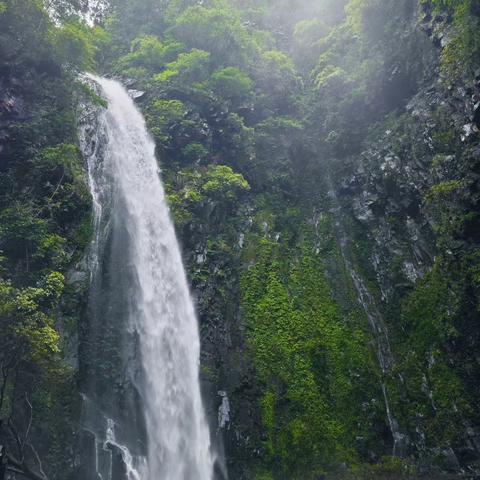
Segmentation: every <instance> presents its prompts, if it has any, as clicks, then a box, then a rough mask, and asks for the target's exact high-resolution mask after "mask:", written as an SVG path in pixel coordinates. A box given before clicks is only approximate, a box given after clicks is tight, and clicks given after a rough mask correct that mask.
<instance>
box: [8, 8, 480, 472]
mask: <svg viewBox="0 0 480 480" xmlns="http://www.w3.org/2000/svg"><path fill="white" fill-rule="evenodd" d="M50 3H52V2H50ZM53 3H54V4H53ZM53 3H52V5H50V6H49V12H47V9H46V8H45V6H44V5H43V4H42V2H40V1H37V0H2V1H0V45H1V48H0V76H1V78H0V93H1V94H2V96H0V99H2V100H1V102H3V103H0V109H1V116H0V250H1V252H0V253H1V255H0V274H1V280H0V356H1V357H0V362H1V363H0V366H1V368H0V370H1V374H0V385H3V386H1V390H0V444H1V445H3V444H4V443H5V445H6V446H7V449H8V452H9V455H11V456H12V457H15V458H16V459H17V460H21V459H22V458H23V456H24V454H25V455H28V456H31V455H34V454H33V453H32V452H28V453H27V452H26V450H25V449H28V448H30V447H26V445H27V443H28V442H27V434H28V435H30V437H31V438H34V439H35V442H36V444H37V443H38V444H42V445H44V447H42V449H41V450H40V451H39V452H37V453H39V456H40V457H41V458H42V460H44V467H43V468H44V471H45V473H46V474H48V476H49V478H52V479H60V478H69V476H70V474H71V469H72V467H71V466H72V464H73V463H74V459H73V458H72V453H71V452H74V451H76V450H75V448H77V447H78V446H75V445H73V443H72V442H75V441H76V439H75V438H76V437H75V436H74V435H73V432H74V431H75V428H76V427H77V425H78V416H79V412H78V400H76V394H77V393H78V389H79V385H80V384H81V382H82V379H81V378H79V377H80V376H81V375H77V372H76V371H75V370H74V368H72V365H71V364H72V362H71V361H70V360H71V359H68V358H67V357H68V355H69V354H68V352H67V351H65V349H64V350H62V347H63V346H64V345H66V344H67V343H68V341H69V339H67V338H66V337H67V336H70V335H71V337H72V338H74V337H75V335H76V334H77V333H78V332H79V331H80V332H81V331H82V328H83V329H85V328H87V327H88V326H87V325H86V324H81V325H77V321H78V320H79V319H80V314H81V310H82V306H81V303H82V298H81V296H82V292H79V291H78V289H77V286H76V285H73V284H68V283H69V282H68V280H69V275H70V274H71V270H72V268H73V267H74V266H75V264H76V263H77V262H78V260H80V258H81V256H82V255H83V253H84V252H85V249H86V246H87V245H88V243H89V241H90V236H91V231H90V221H91V217H90V215H91V201H90V196H89V193H88V188H87V184H86V179H85V175H84V172H83V159H82V154H81V152H80V150H79V147H78V144H77V143H78V141H77V132H76V129H77V125H76V115H77V114H78V109H79V108H81V107H80V106H81V105H84V104H85V103H90V104H93V105H95V106H96V107H99V108H102V107H105V106H106V102H105V101H104V100H103V99H102V98H100V97H99V96H98V95H97V94H96V93H95V92H93V91H92V90H91V89H90V88H89V87H87V86H85V85H84V84H83V83H81V81H79V80H78V78H77V74H78V72H80V71H82V70H83V71H87V70H88V71H91V70H94V71H97V72H99V73H100V74H102V73H112V74H113V75H114V76H115V77H117V78H120V79H124V80H128V85H129V86H131V88H135V89H138V90H142V91H145V95H143V96H142V98H141V99H140V100H139V102H138V106H139V108H140V109H141V110H142V113H143V114H144V116H145V119H146V122H147V126H148V128H149V129H150V131H151V134H152V138H153V139H154V141H155V143H156V147H157V152H158V157H159V162H160V164H161V169H162V175H163V179H164V182H165V187H166V194H167V197H168V200H169V204H170V207H171V212H172V216H173V219H174V221H175V224H176V227H177V231H178V234H179V236H180V237H181V240H182V244H183V247H184V252H185V259H186V263H187V267H188V271H189V275H190V279H191V282H192V286H193V288H194V290H195V294H196V296H197V298H198V311H199V317H200V321H201V325H200V326H201V329H202V334H203V333H204V334H205V335H206V338H207V337H208V338H215V339H218V338H221V341H222V342H227V343H228V342H233V343H232V344H233V347H232V348H230V344H229V347H228V348H225V349H223V344H222V347H218V346H217V347H218V351H216V352H214V353H212V352H209V358H208V362H209V363H208V366H207V365H203V366H202V375H203V377H205V379H206V380H207V381H208V382H211V383H212V384H214V389H217V390H224V388H227V389H230V390H231V391H229V392H228V393H229V396H231V397H232V398H233V401H232V412H231V414H232V419H233V420H232V421H233V422H234V423H232V425H235V428H232V429H231V430H228V431H226V432H225V435H227V436H228V442H227V444H228V445H229V448H232V447H231V446H232V445H235V448H238V452H234V453H232V452H228V454H229V455H230V456H231V457H229V462H230V463H231V464H233V465H234V468H236V469H237V472H235V473H234V474H233V475H232V478H236V477H235V476H234V475H237V477H238V476H239V475H240V473H241V474H242V475H243V474H245V475H247V477H246V478H255V479H258V480H260V479H263V480H273V479H275V480H292V479H302V480H305V479H306V480H310V479H314V478H318V477H316V476H320V478H321V476H322V475H324V474H327V475H330V476H332V478H336V477H335V475H340V476H345V478H347V477H348V478H350V477H352V478H372V479H373V478H375V479H377V478H408V477H409V476H410V477H413V476H415V475H416V474H417V473H418V472H417V470H416V468H415V466H414V465H415V463H416V462H417V461H418V460H419V459H420V458H421V459H422V460H421V461H422V462H427V463H428V462H430V463H431V464H435V465H436V466H438V468H441V469H442V470H443V471H446V472H448V471H449V469H451V468H452V467H451V466H449V465H448V462H447V461H446V459H445V458H444V454H443V453H442V452H444V451H447V450H448V451H449V449H453V450H452V451H460V452H465V451H466V450H465V449H467V448H468V447H465V445H466V443H465V442H466V439H467V436H466V433H465V431H466V430H465V429H466V428H468V427H470V426H474V427H478V426H479V425H480V419H479V418H478V413H477V412H478V398H480V390H479V387H478V385H477V383H478V374H479V370H478V362H477V361H476V360H475V359H476V358H477V357H478V348H479V345H480V330H479V328H478V318H479V317H478V315H479V312H480V301H479V298H480V297H479V295H480V267H479V259H480V245H479V240H478V220H479V216H478V171H479V165H478V158H479V155H478V127H479V125H478V122H477V124H476V125H474V126H473V127H472V133H471V134H468V135H470V136H468V135H467V134H466V133H465V132H464V131H463V126H464V123H465V122H466V121H467V120H468V122H470V123H471V122H472V121H473V120H471V118H470V119H469V118H468V117H473V115H474V113H473V103H472V102H474V100H472V99H475V101H477V100H478V98H477V97H476V96H475V95H477V96H478V91H477V90H478V85H477V86H476V84H475V82H473V78H472V71H473V70H475V69H477V68H478V65H479V55H480V52H479V48H480V47H479V45H480V38H479V35H480V34H479V31H480V29H479V28H478V23H479V11H480V8H479V3H478V0H425V1H422V2H420V3H419V4H417V3H416V2H414V1H412V0H312V1H310V2H308V8H306V5H307V3H306V2H301V1H299V0H236V1H226V0H204V1H203V2H201V3H200V2H197V1H194V0H172V1H167V2H159V1H158V0H112V1H111V2H110V4H109V8H107V9H106V11H105V12H104V13H103V14H102V15H99V16H98V17H97V18H96V22H95V25H92V26H90V25H87V24H86V23H85V22H84V21H83V20H82V18H83V17H82V15H83V14H84V13H85V8H86V6H85V5H84V2H78V1H73V0H72V1H71V2H70V1H68V0H63V1H59V2H53ZM304 7H305V8H304ZM49 13H50V15H49ZM425 32H428V35H430V37H431V39H429V38H428V35H427V34H426V33H425ZM444 34H446V36H444ZM439 39H441V41H439ZM437 72H440V76H438V73H437ZM129 88H130V87H129ZM476 89H477V90H476ZM417 93H418V96H417V97H415V95H416V94H417ZM408 102H411V103H410V105H409V106H408V108H406V105H407V103H408ZM466 119H467V120H466ZM475 128H476V129H477V132H475ZM462 136H464V137H465V136H467V137H468V138H467V139H466V140H465V141H464V140H462ZM334 193H335V194H334ZM343 236H345V237H347V238H346V239H345V238H342V237H343ZM345 258H347V259H349V261H350V262H351V264H352V266H353V268H354V269H355V273H356V274H358V276H359V277H358V278H360V279H361V281H362V282H363V284H364V286H365V288H366V289H367V290H368V293H369V295H370V296H371V302H372V305H373V307H372V308H375V310H377V311H378V312H376V313H378V316H382V317H383V320H384V321H385V324H386V326H387V328H388V332H389V336H390V346H391V356H392V358H391V364H392V367H391V368H389V369H388V370H386V371H383V372H382V371H381V369H380V366H379V359H378V348H377V346H376V345H375V338H374V335H373V333H372V330H371V327H370V326H369V324H368V322H367V320H366V315H365V312H364V311H363V309H362V308H361V306H360V304H359V302H358V299H357V295H358V292H357V291H356V290H355V286H354V282H353V281H352V276H351V272H348V271H347V268H346V265H345V261H344V260H345ZM412 269H413V273H412ZM66 278H67V280H66ZM357 288H358V286H357ZM212 332H222V333H221V334H220V333H218V334H217V333H212ZM225 332H227V333H225ZM103 334H104V336H105V338H103V337H102V341H103V340H105V339H106V340H105V342H106V343H105V344H107V343H108V347H109V349H108V354H106V355H105V357H104V358H103V360H102V362H101V364H99V365H98V366H96V367H95V368H98V372H100V374H101V375H103V378H104V380H105V384H106V385H113V384H114V383H115V382H116V378H114V377H115V368H116V365H117V363H118V362H119V353H118V351H117V350H116V349H115V348H114V347H112V344H114V343H115V341H117V340H118V336H119V335H120V333H119V332H118V331H114V328H113V327H112V326H108V328H106V330H105V332H103ZM107 337H108V338H107ZM225 338H228V340H225ZM232 338H233V340H232ZM215 341H217V340H215ZM219 341H220V340H219ZM10 345H13V346H14V348H12V349H9V348H7V346H10ZM103 347H104V344H103V343H102V346H101V348H103ZM217 347H215V348H217ZM82 348H87V347H85V345H83V346H82ZM87 349H88V348H87ZM105 351H107V349H105ZM232 351H233V353H232ZM4 352H6V353H4ZM2 355H3V356H2ZM107 357H108V358H107ZM88 361H91V359H88ZM222 362H224V363H225V365H223V366H222V365H220V363H222ZM225 372H228V373H225ZM232 372H233V373H232ZM230 377H231V378H233V379H234V380H231V378H230ZM237 377H238V378H237ZM235 382H236V383H235ZM224 383H225V384H226V385H227V386H226V387H225V385H224ZM382 383H383V384H384V385H386V395H387V399H388V402H389V407H390V411H391V414H392V415H393V416H394V417H395V420H396V421H397V422H398V423H399V425H400V428H401V430H402V432H403V433H404V434H405V435H406V436H407V437H408V438H409V440H410V444H409V446H408V448H407V451H406V458H405V459H399V458H395V457H392V452H393V443H394V439H393V437H392V432H391V425H389V422H388V418H387V414H386V404H385V398H384V396H383V392H382ZM115 388H117V387H116V386H115ZM237 396H238V397H237ZM237 404H242V406H243V405H245V407H244V408H245V410H243V411H241V410H234V409H236V408H238V409H240V407H239V406H238V405H237ZM245 412H246V413H245ZM30 418H31V419H32V421H31V426H30V420H29V419H30ZM246 419H248V421H250V420H251V422H252V423H251V424H250V425H253V423H255V425H254V426H253V427H252V426H250V427H249V428H251V431H248V432H245V431H242V423H243V422H247V420H246ZM247 423H248V422H247ZM15 432H17V433H15ZM16 435H18V436H19V438H20V439H21V441H20V447H19V444H18V442H17V441H16V438H15V436H16ZM23 439H24V440H25V442H23ZM246 439H248V440H246ZM467 440H468V439H467ZM22 442H23V443H24V445H23V448H21V445H22ZM235 442H236V443H235ZM242 442H243V443H242ZM24 450H25V451H24ZM237 453H238V455H237ZM237 456H238V458H237ZM467 457H468V455H464V456H463V457H461V458H460V461H461V462H464V463H462V468H463V467H465V468H466V469H468V468H470V467H471V466H472V465H473V462H474V460H471V459H469V458H470V457H469V458H467ZM472 458H473V457H472ZM75 461H76V460H75ZM242 462H243V463H242ZM31 463H32V468H33V469H34V470H35V471H39V464H38V461H36V460H35V461H34V462H31ZM412 465H413V466H412ZM0 468H1V465H0ZM471 468H473V467H471ZM240 470H241V472H240ZM437 471H438V470H434V472H437ZM339 472H340V473H339ZM452 473H454V472H453V471H452ZM248 475H250V476H249V477H248ZM0 477H1V475H0ZM72 478H73V477H72Z"/></svg>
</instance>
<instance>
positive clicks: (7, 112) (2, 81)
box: [0, 72, 29, 170]
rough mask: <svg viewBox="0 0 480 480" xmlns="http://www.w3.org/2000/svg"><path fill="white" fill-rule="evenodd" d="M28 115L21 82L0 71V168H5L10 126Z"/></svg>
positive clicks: (7, 157) (8, 153)
mask: <svg viewBox="0 0 480 480" xmlns="http://www.w3.org/2000/svg"><path fill="white" fill-rule="evenodd" d="M28 116H29V108H28V104H27V102H26V101H25V100H24V98H23V95H22V82H21V81H20V80H19V79H17V78H14V77H11V76H10V75H9V73H8V72H3V75H2V72H0V170H1V169H4V168H7V164H8V162H9V155H10V154H11V153H12V152H10V151H9V148H10V143H11V142H10V141H11V138H10V135H11V134H10V132H9V130H10V128H11V127H12V126H13V125H14V124H15V122H22V121H24V120H26V119H27V118H28Z"/></svg>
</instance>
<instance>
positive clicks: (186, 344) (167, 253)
mask: <svg viewBox="0 0 480 480" xmlns="http://www.w3.org/2000/svg"><path fill="white" fill-rule="evenodd" d="M91 79H92V80H93V81H95V82H96V83H97V84H98V85H99V86H100V87H101V89H102V91H103V95H104V97H105V98H106V100H107V101H108V109H107V111H106V112H105V117H104V119H103V122H102V125H103V127H102V128H103V129H104V137H105V139H104V142H105V147H104V152H103V154H102V155H100V156H98V155H91V156H87V161H88V171H89V177H90V187H91V191H92V194H93V196H94V206H95V208H94V215H95V220H94V228H95V237H96V238H95V241H94V245H93V255H92V256H93V268H94V269H95V265H96V264H98V262H99V255H100V253H99V252H101V248H99V247H98V245H99V244H100V243H101V237H102V229H103V230H105V229H106V228H107V227H105V225H104V222H105V218H104V217H105V215H104V210H105V209H107V210H108V209H109V205H110V204H116V205H122V209H123V211H122V215H121V217H122V218H121V220H120V222H121V223H122V225H121V227H122V229H123V230H122V231H124V232H125V235H126V236H127V237H128V242H126V247H125V251H123V252H121V258H116V259H115V260H116V261H117V262H123V263H124V264H125V266H126V267H128V268H126V269H125V271H128V277H129V278H118V283H119V284H121V283H123V284H124V283H125V282H129V284H128V286H129V291H130V292H131V294H130V295H131V297H132V298H131V299H129V302H128V305H129V307H128V309H129V311H128V324H129V328H131V329H132V330H135V331H136V332H137V333H138V338H139V345H140V356H141V365H142V368H143V375H142V377H143V380H142V382H141V385H138V390H139V391H140V394H141V395H142V398H143V403H144V405H145V410H146V411H145V419H146V425H147V434H148V471H149V474H148V478H149V479H150V480H211V479H212V476H213V473H212V471H213V465H212V457H211V453H210V436H209V431H208V426H207V423H206V420H205V414H204V409H203V405H202V400H201V394H200V384H199V355H200V342H199V332H198V325H197V319H196V315H195V309H194V306H193V303H192V300H191V297H190V293H189V289H188V285H187V281H186V276H185V272H184V268H183V264H182V259H181V255H180V250H179V246H178V242H177V239H176V237H175V232H174V228H173V223H172V221H171V218H170V214H169V209H168V205H167V202H166V199H165V194H164V190H163V186H162V183H161V180H160V176H159V170H158V166H157V162H156V159H155V155H154V144H153V142H152V140H151V139H150V137H149V135H148V133H147V129H146V126H145V121H144V119H143V117H142V115H141V114H140V113H139V112H138V111H137V109H136V108H135V105H134V103H133V101H132V100H131V99H130V98H129V96H128V94H127V92H126V91H125V90H124V88H123V87H122V86H121V85H120V84H119V83H117V82H115V81H112V80H107V79H104V78H98V77H93V76H92V77H91ZM99 157H101V159H99ZM116 222H117V223H118V222H119V219H118V216H117V218H116ZM119 255H120V254H119ZM122 291H124V290H122ZM107 442H110V443H112V444H113V443H114V442H115V437H114V429H113V422H112V424H110V425H109V431H108V432H107ZM115 445H116V446H117V447H119V448H120V449H121V450H122V456H123V459H124V462H125V464H126V465H127V468H130V471H129V478H131V479H132V480H141V478H142V477H141V476H139V472H138V470H137V469H135V468H134V467H133V466H132V465H131V463H132V462H131V460H132V459H131V456H130V457H129V453H128V450H126V451H125V450H123V448H124V447H121V446H120V445H118V444H117V443H115ZM128 462H130V467H128Z"/></svg>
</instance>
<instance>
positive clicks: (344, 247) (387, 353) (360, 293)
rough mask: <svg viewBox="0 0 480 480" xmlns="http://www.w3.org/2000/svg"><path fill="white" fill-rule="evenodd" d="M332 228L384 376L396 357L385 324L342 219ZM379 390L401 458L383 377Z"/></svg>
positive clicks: (401, 438)
mask: <svg viewBox="0 0 480 480" xmlns="http://www.w3.org/2000/svg"><path fill="white" fill-rule="evenodd" d="M327 182H328V185H329V187H330V190H329V194H330V196H331V198H332V199H333V201H334V205H335V207H336V208H335V209H334V213H335V215H338V214H337V211H336V210H338V198H337V196H336V194H335V189H334V187H333V182H332V180H331V178H328V179H327ZM335 229H336V231H337V236H338V240H339V245H340V252H341V254H342V259H343V262H344V265H345V268H346V269H347V271H348V273H349V275H350V278H351V279H352V282H353V286H354V288H355V294H356V297H357V300H358V302H359V303H360V305H361V306H362V309H363V311H364V312H365V316H366V317H367V321H368V324H369V326H370V328H371V330H372V333H373V337H374V338H375V343H376V345H377V351H378V361H379V363H380V368H381V369H382V373H383V374H384V375H385V374H386V373H387V372H388V371H389V370H390V369H391V368H392V367H393V366H394V365H395V359H394V358H393V355H392V351H391V348H390V340H389V337H388V330H387V327H386V325H385V322H384V320H383V318H382V315H381V314H380V312H379V310H378V308H377V307H376V305H375V301H374V299H373V298H372V295H371V294H370V292H369V291H368V288H367V287H366V286H365V282H364V281H363V279H362V278H361V276H360V275H359V274H358V273H357V271H356V270H355V267H354V265H353V262H352V260H351V258H350V254H349V239H348V236H347V234H346V232H345V230H344V227H343V225H342V222H341V220H340V219H338V216H337V221H336V222H335ZM381 387H382V393H383V397H384V400H385V410H386V413H387V420H388V423H389V426H390V430H391V432H392V435H393V452H392V453H393V455H394V456H399V457H402V456H403V455H404V453H405V447H406V444H407V442H408V439H407V437H406V435H405V434H404V433H403V431H402V429H401V428H400V425H399V424H398V421H397V419H396V418H395V416H394V415H393V412H392V410H391V408H390V403H389V400H388V393H387V387H386V383H385V379H384V377H382V379H381Z"/></svg>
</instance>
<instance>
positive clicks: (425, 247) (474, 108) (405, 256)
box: [336, 45, 480, 478]
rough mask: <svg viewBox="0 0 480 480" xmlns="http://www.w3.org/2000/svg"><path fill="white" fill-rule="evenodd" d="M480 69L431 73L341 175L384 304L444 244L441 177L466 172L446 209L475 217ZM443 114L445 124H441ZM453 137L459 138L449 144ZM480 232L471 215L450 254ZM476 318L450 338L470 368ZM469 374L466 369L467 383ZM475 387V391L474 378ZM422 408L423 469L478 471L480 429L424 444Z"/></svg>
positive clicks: (407, 288)
mask: <svg viewBox="0 0 480 480" xmlns="http://www.w3.org/2000/svg"><path fill="white" fill-rule="evenodd" d="M439 47H441V45H439ZM434 71H435V70H434ZM478 78H479V71H476V72H475V74H474V75H472V76H468V77H467V78H464V79H463V80H462V81H461V82H459V84H457V85H454V86H448V85H446V84H444V83H443V82H440V81H439V78H438V76H436V75H432V77H431V78H430V79H426V82H425V84H424V86H423V87H422V88H421V89H420V91H419V92H418V94H416V95H415V96H414V97H413V98H412V99H411V100H410V101H409V103H408V104H407V106H406V109H405V113H404V114H403V115H402V116H398V117H397V119H396V120H395V121H394V122H393V126H392V124H389V125H386V126H385V129H384V130H383V132H380V133H377V134H376V136H374V137H372V138H370V140H369V142H368V148H367V149H366V150H365V151H364V152H362V154H361V155H360V156H359V157H358V158H357V163H356V167H355V168H354V169H353V171H352V172H351V173H350V174H349V175H348V176H345V177H344V178H342V179H337V188H336V191H337V194H338V197H339V199H340V202H341V208H342V211H343V213H344V214H345V215H348V217H349V218H350V219H351V221H350V224H349V227H348V229H349V233H350V234H351V236H352V238H354V239H357V240H358V239H363V240H365V239H368V241H367V242H366V244H367V245H368V248H367V251H365V252H363V253H364V254H365V258H366V260H365V259H364V260H363V262H364V263H363V264H362V265H361V266H360V267H361V269H362V270H363V273H365V272H366V271H369V272H370V277H369V280H370V281H372V282H374V283H375V284H376V285H378V287H379V290H380V292H379V296H380V302H379V304H380V307H381V310H382V311H383V312H388V311H389V309H390V310H391V309H392V308H393V309H394V308H396V307H394V306H395V305H398V304H399V303H398V302H399V299H402V298H405V295H407V294H408V293H409V292H411V291H413V290H414V288H415V287H416V286H417V285H418V283H419V282H420V281H421V279H422V278H424V277H425V275H426V274H427V273H428V272H429V271H430V270H431V268H432V266H433V264H434V262H435V259H436V257H437V256H438V255H439V254H440V253H441V247H439V246H438V244H437V243H438V236H439V233H438V216H435V215H434V214H433V213H432V212H433V211H434V210H435V208H432V205H431V204H429V202H428V199H427V197H428V195H429V192H431V190H432V187H435V186H438V185H439V184H440V185H441V184H442V182H447V183H446V184H448V182H449V181H452V179H453V181H457V180H458V181H464V182H465V188H464V189H463V190H462V191H461V193H459V194H458V197H456V198H454V199H451V200H447V202H451V204H450V205H448V203H447V204H446V205H447V206H445V208H447V207H448V208H450V209H451V211H455V209H458V210H459V211H461V212H465V213H468V212H469V214H470V215H473V218H475V219H477V220H476V221H475V223H477V225H478V209H479V206H480V202H479V194H478V191H479V188H478V185H479V175H478V159H479V158H480V156H479V153H478V152H479V149H480V147H479V144H480V136H479V134H478V127H479V122H480V113H479V112H480V103H479V100H480V83H479V80H478ZM442 122H444V124H445V125H446V127H445V125H444V126H443V127H441V128H440V124H441V123H442ZM448 142H450V145H453V147H452V146H450V147H446V146H445V145H446V144H447V143H448ZM449 150H450V151H449ZM466 162H469V163H468V164H469V165H471V167H469V168H465V169H464V170H462V173H461V174H460V175H459V173H458V172H459V170H458V169H459V168H463V165H464V164H465V163H466ZM461 166H462V167H461ZM460 177H461V178H460ZM435 206H436V205H433V207H435ZM472 212H473V213H472ZM475 212H477V213H475ZM452 218H453V214H452ZM452 225H453V220H452ZM479 238H480V237H479V232H478V230H477V229H476V227H474V226H473V224H472V222H468V221H467V222H465V224H464V226H463V227H462V229H461V230H460V231H458V232H455V233H454V234H453V237H452V239H451V240H452V242H451V244H452V245H453V247H452V248H451V250H450V251H449V255H451V256H452V258H453V257H456V256H457V257H459V256H460V255H461V254H462V252H466V251H468V249H470V248H472V247H475V246H478V239H479ZM355 241H356V240H353V241H352V243H355ZM357 253H358V252H357ZM468 294H469V293H467V295H468ZM472 298H473V299H474V298H475V297H472ZM472 304H473V303H472ZM392 306H393V307H392ZM472 315H473V317H474V316H475V313H472ZM467 316H468V315H467ZM467 323H468V322H467ZM473 323H474V322H470V323H468V324H469V325H470V327H469V331H468V333H467V330H465V329H462V328H461V327H457V328H458V330H459V334H458V338H457V339H456V340H455V341H454V342H452V343H451V344H449V345H448V346H445V350H446V351H447V352H448V356H449V358H450V360H449V362H450V363H451V364H452V365H453V364H454V363H455V364H456V365H457V367H456V368H459V369H460V370H464V371H466V370H469V371H474V370H475V368H478V366H477V367H475V366H472V365H471V364H470V360H469V357H470V356H471V355H472V354H473V352H474V351H475V350H476V349H477V348H480V342H479V341H478V339H479V329H478V325H477V326H473ZM390 327H392V325H390ZM460 330H462V331H463V333H460ZM460 345H462V346H461V347H460ZM467 352H471V353H467ZM473 355H474V354H473ZM397 360H401V359H397ZM472 364H475V361H473V362H472ZM468 375H469V374H467V373H465V378H466V379H467V380H465V381H466V382H468V381H469V380H468V379H469V378H470V377H468ZM468 388H470V392H471V393H473V392H477V391H478V390H477V388H476V387H472V386H471V385H468ZM474 394H475V395H476V394H477V393H474ZM404 395H405V398H404V399H403V400H404V401H406V400H408V392H405V393H404ZM421 417H422V415H419V418H418V419H417V422H418V423H417V424H416V425H414V426H411V432H409V434H410V435H409V441H410V445H409V449H408V451H409V452H414V453H412V455H414V456H416V458H417V460H418V461H419V465H420V467H421V471H422V472H423V473H429V474H431V475H445V474H446V472H448V473H457V474H458V473H462V472H463V473H464V472H466V471H476V470H475V468H476V467H475V465H476V462H478V459H479V458H480V450H479V449H478V443H479V442H478V441H477V438H478V432H477V428H473V427H469V426H465V428H464V429H463V430H462V432H463V433H461V434H460V438H457V440H456V441H455V444H454V445H452V447H449V448H446V447H444V448H443V447H442V448H440V447H432V445H430V446H425V444H424V437H422V435H423V434H421V432H422V428H423V427H422V426H421V425H422V422H423V421H424V420H422V418H421ZM462 428H463V427H462ZM419 432H420V434H419ZM422 462H423V463H422ZM476 475H478V472H477V473H476ZM475 478H476V477H475Z"/></svg>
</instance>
